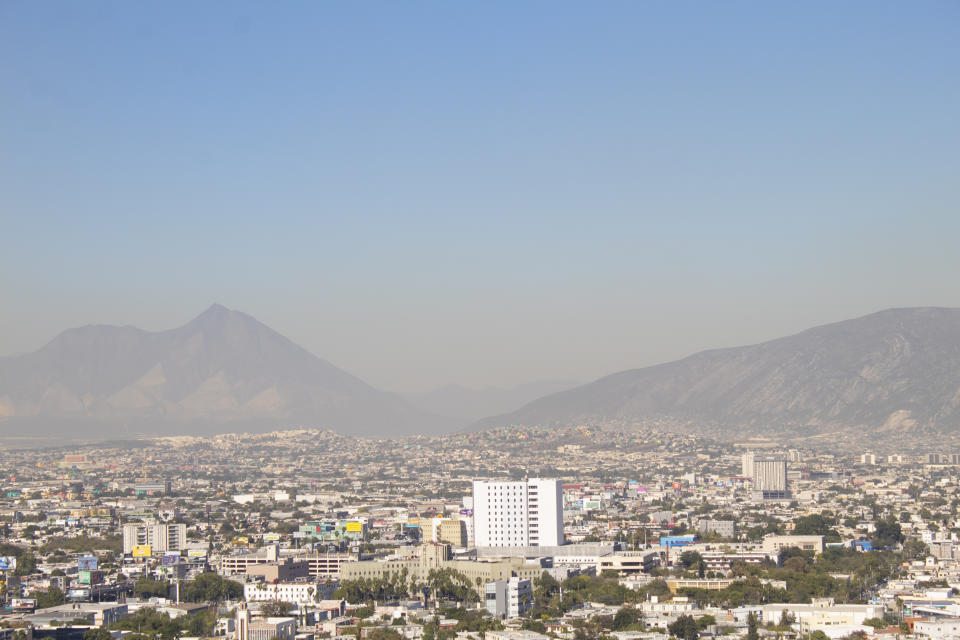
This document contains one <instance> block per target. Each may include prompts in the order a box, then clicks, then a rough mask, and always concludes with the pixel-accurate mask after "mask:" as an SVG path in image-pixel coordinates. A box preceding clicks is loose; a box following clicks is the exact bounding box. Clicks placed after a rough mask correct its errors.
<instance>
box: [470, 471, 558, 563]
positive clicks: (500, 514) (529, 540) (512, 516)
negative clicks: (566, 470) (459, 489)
mask: <svg viewBox="0 0 960 640" xmlns="http://www.w3.org/2000/svg"><path fill="white" fill-rule="evenodd" d="M473 530H474V544H476V546H477V547H527V546H532V547H538V546H556V545H561V544H563V543H564V538H563V487H562V485H561V484H560V481H559V480H546V479H540V478H530V479H528V480H520V481H517V482H487V481H481V480H477V481H474V483H473Z"/></svg>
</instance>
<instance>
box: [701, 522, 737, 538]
mask: <svg viewBox="0 0 960 640" xmlns="http://www.w3.org/2000/svg"><path fill="white" fill-rule="evenodd" d="M697 531H699V532H700V535H702V536H705V535H711V534H712V535H716V536H719V537H721V538H736V537H737V523H736V522H734V521H733V520H710V519H708V518H701V519H700V520H699V521H698V522H697Z"/></svg>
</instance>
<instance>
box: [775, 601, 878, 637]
mask: <svg viewBox="0 0 960 640" xmlns="http://www.w3.org/2000/svg"><path fill="white" fill-rule="evenodd" d="M784 611H786V612H788V613H789V614H790V615H792V616H793V617H794V618H795V619H796V621H797V623H798V624H799V625H800V633H801V634H808V633H812V632H813V631H817V630H820V631H823V630H825V629H829V628H831V627H837V626H843V625H861V624H863V621H864V620H868V619H870V618H882V617H883V605H882V604H834V602H833V598H814V599H813V600H812V601H811V602H810V604H800V603H793V602H790V603H784V604H767V605H764V606H763V609H762V617H761V622H764V623H767V622H777V621H779V620H780V618H781V616H783V612H784Z"/></svg>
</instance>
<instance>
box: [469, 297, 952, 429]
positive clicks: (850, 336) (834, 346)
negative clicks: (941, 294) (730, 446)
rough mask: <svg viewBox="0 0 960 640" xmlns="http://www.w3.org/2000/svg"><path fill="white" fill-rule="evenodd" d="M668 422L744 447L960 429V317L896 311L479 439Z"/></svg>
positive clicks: (661, 368) (515, 416)
mask: <svg viewBox="0 0 960 640" xmlns="http://www.w3.org/2000/svg"><path fill="white" fill-rule="evenodd" d="M603 421H617V422H656V421H661V422H667V423H672V424H675V425H685V426H688V427H689V428H691V429H693V430H696V431H701V432H708V433H715V434H718V435H728V436H732V437H738V436H742V435H751V434H759V433H770V432H791V433H794V434H801V433H808V434H812V433H819V432H826V431H832V430H836V429H842V428H846V427H864V428H868V429H873V430H902V429H928V430H937V431H953V430H956V429H958V428H960V309H942V308H930V307H925V308H913V309H890V310H887V311H881V312H879V313H875V314H871V315H868V316H864V317H862V318H857V319H854V320H847V321H844V322H838V323H835V324H830V325H825V326H821V327H816V328H814V329H809V330H807V331H804V332H802V333H799V334H796V335H793V336H789V337H786V338H780V339H777V340H772V341H770V342H764V343H762V344H757V345H752V346H746V347H737V348H732V349H720V350H715V351H704V352H701V353H697V354H694V355H692V356H690V357H688V358H685V359H683V360H678V361H676V362H670V363H666V364H661V365H657V366H653V367H647V368H643V369H633V370H629V371H623V372H620V373H615V374H613V375H610V376H607V377H605V378H601V379H599V380H597V381H595V382H593V383H590V384H587V385H584V386H581V387H578V388H576V389H572V390H569V391H565V392H561V393H557V394H553V395H550V396H546V397H544V398H540V399H538V400H535V401H534V402H531V403H530V404H528V405H526V406H524V407H522V408H521V409H519V410H517V411H515V412H513V413H509V414H506V415H503V416H497V417H494V418H488V419H486V420H483V421H482V422H481V423H479V424H478V425H477V426H478V427H487V426H494V425H501V424H530V425H533V424H544V425H546V424H577V423H588V422H603Z"/></svg>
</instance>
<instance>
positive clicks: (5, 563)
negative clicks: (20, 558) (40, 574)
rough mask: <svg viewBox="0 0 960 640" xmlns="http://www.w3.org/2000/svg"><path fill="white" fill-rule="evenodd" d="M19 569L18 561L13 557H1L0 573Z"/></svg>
mask: <svg viewBox="0 0 960 640" xmlns="http://www.w3.org/2000/svg"><path fill="white" fill-rule="evenodd" d="M16 568H17V559H16V558H15V557H13V556H0V571H13V570H14V569H16Z"/></svg>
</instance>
